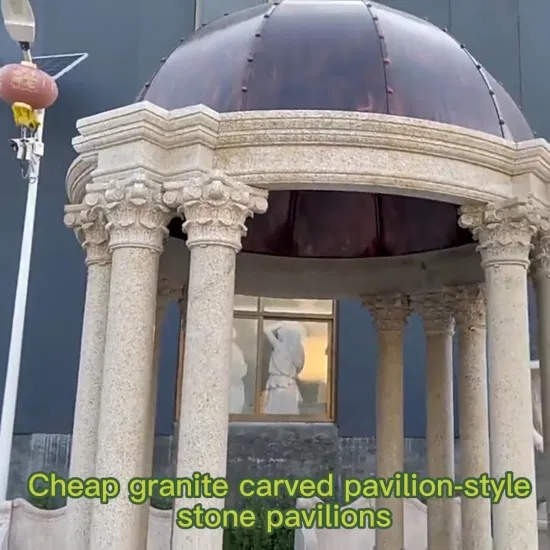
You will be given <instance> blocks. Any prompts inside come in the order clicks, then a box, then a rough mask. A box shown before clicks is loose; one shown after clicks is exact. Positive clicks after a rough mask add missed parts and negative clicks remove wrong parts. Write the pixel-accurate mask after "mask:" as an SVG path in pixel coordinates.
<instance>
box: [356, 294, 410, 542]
mask: <svg viewBox="0 0 550 550" xmlns="http://www.w3.org/2000/svg"><path fill="white" fill-rule="evenodd" d="M363 303H364V305H365V306H366V307H367V309H369V311H370V312H371V313H372V316H373V318H374V324H375V326H376V329H377V334H378V372H377V390H376V471H377V476H378V477H382V478H390V477H393V476H394V475H395V474H396V473H397V472H402V471H403V470H404V428H403V422H404V419H403V331H404V328H405V323H406V320H407V316H408V314H409V310H408V304H407V301H406V300H405V298H404V297H403V296H402V295H391V296H373V297H365V298H364V301H363ZM376 506H377V508H386V509H389V510H391V513H392V519H393V521H392V526H391V527H390V528H389V529H377V530H376V550H394V549H399V550H400V549H402V548H404V547H405V534H404V533H405V526H404V501H403V499H402V498H380V499H378V501H377V504H376Z"/></svg>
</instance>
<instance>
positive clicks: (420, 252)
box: [65, 0, 550, 550]
mask: <svg viewBox="0 0 550 550" xmlns="http://www.w3.org/2000/svg"><path fill="white" fill-rule="evenodd" d="M78 134H79V135H78V137H76V138H75V140H74V147H75V149H76V151H77V153H78V158H77V159H76V160H75V161H74V163H73V164H72V166H71V167H70V169H69V173H68V178H67V190H68V195H69V201H70V205H68V206H67V207H66V215H65V220H66V224H67V225H68V226H69V227H70V228H72V229H74V230H75V231H76V234H77V237H78V239H79V241H80V242H81V243H82V245H83V247H84V250H85V252H86V263H87V265H88V285H87V294H86V306H85V311H84V328H83V337H82V351H81V362H80V374H79V386H78V395H77V405H76V407H77V408H76V417H75V425H74V440H73V441H74V442H73V451H72V457H71V475H73V476H79V477H88V476H92V475H93V476H97V477H107V476H113V477H116V478H118V479H119V480H121V482H124V481H127V480H128V479H130V478H132V477H144V476H148V475H151V469H152V449H153V436H154V412H153V411H155V396H156V375H157V367H158V342H159V337H158V332H159V331H158V330H155V329H156V328H158V327H160V324H161V321H162V319H163V315H164V312H165V309H166V306H167V303H168V302H169V301H170V300H171V299H175V300H179V301H180V302H182V303H184V304H185V308H186V311H187V314H186V333H185V356H184V370H183V377H182V380H181V382H180V383H181V388H180V392H179V399H180V405H181V416H180V419H179V425H178V442H179V449H178V453H177V468H176V473H177V476H178V477H188V476H190V475H192V474H193V472H195V471H201V472H209V473H210V474H211V475H212V476H214V477H216V476H224V474H225V470H226V458H227V438H228V407H229V405H228V395H229V383H230V382H229V377H230V363H231V353H232V330H233V328H232V320H233V302H234V293H235V292H237V293H238V294H242V295H250V296H272V297H278V298H304V299H328V298H330V299H333V298H343V297H361V298H362V299H363V301H364V304H365V307H367V308H368V309H369V310H370V311H371V313H372V315H373V317H374V320H375V324H376V327H377V330H378V337H379V367H378V404H377V448H378V456H377V462H378V475H379V476H391V475H393V474H394V472H397V471H401V470H403V439H404V438H403V366H402V365H403V358H402V335H403V330H404V327H405V324H406V322H407V318H408V316H409V315H410V314H411V313H412V312H413V311H416V312H417V313H419V314H420V315H421V316H422V318H423V321H424V327H425V335H426V346H427V384H428V401H427V411H428V414H427V417H428V421H427V422H428V425H427V445H428V455H427V460H428V474H429V476H430V477H451V478H452V477H454V476H455V472H454V450H453V448H454V447H453V446H454V441H453V437H454V434H453V407H452V365H451V363H452V341H453V333H454V331H455V329H456V331H457V333H458V336H459V338H458V343H459V347H460V376H459V405H458V410H459V416H460V426H461V434H460V436H461V441H462V447H461V448H462V451H461V472H460V476H461V477H463V478H464V477H475V476H478V475H480V474H482V473H483V472H488V471H491V475H492V476H494V477H500V476H503V475H504V474H505V472H508V471H512V472H514V475H515V476H516V477H526V478H528V479H530V480H534V479H535V475H534V474H535V472H534V449H533V428H532V416H531V388H530V369H529V341H528V340H529V334H528V313H527V283H528V277H529V276H532V277H533V279H534V281H535V284H536V288H537V294H538V314H539V324H540V331H541V337H540V338H539V342H540V346H541V349H540V357H541V365H540V368H541V374H542V380H543V384H542V402H543V421H544V429H545V434H544V435H545V440H546V441H550V433H549V430H550V404H549V394H548V391H549V389H550V376H549V372H550V370H549V369H550V318H549V314H550V278H549V273H550V272H549V263H548V253H549V243H550V224H549V212H550V210H549V207H550V196H549V185H550V147H549V146H548V144H547V142H546V141H544V140H542V139H535V138H534V136H533V133H532V132H531V130H530V129H529V125H528V124H527V122H526V121H525V119H524V117H523V115H522V113H521V111H520V109H519V108H518V107H517V106H516V105H515V103H514V102H513V100H512V99H511V98H510V96H509V95H508V94H507V93H506V92H505V91H504V89H503V88H502V87H501V86H500V85H499V84H498V83H497V82H496V81H495V80H494V79H493V78H492V76H491V75H490V74H488V73H487V72H486V71H485V70H484V69H483V67H482V66H481V65H480V64H479V63H478V62H477V61H476V60H475V59H474V58H473V57H472V56H471V55H470V54H469V53H468V51H467V50H466V49H465V48H464V47H463V46H461V45H460V44H459V43H458V42H456V41H455V40H454V39H453V38H452V37H451V36H449V35H448V34H447V33H446V32H444V31H443V30H440V29H438V28H436V27H434V26H433V25H431V24H430V23H428V22H426V21H423V20H420V19H417V18H414V17H412V16H409V15H407V14H404V13H401V12H398V11H395V10H393V9H390V8H387V7H384V6H382V5H378V4H375V3H372V4H367V3H366V2H363V1H360V0H356V1H347V2H341V1H336V0H334V1H332V0H310V1H304V0H286V1H283V2H280V3H273V4H271V5H265V4H264V5H262V6H258V7H256V8H252V9H249V10H246V11H244V12H240V13H237V14H235V15H232V16H228V17H225V18H223V19H222V20H220V21H218V22H215V23H213V24H211V25H208V26H206V27H204V28H202V29H200V30H199V31H197V32H196V33H195V34H194V35H193V36H192V37H191V38H190V39H188V40H187V41H185V42H183V43H182V44H181V45H179V46H178V48H176V49H175V50H174V51H173V52H172V54H171V55H170V56H169V57H168V58H167V59H166V60H165V61H164V62H163V64H162V65H161V67H160V68H159V69H158V72H157V73H156V74H155V75H154V76H153V78H152V80H151V81H150V82H149V83H148V84H146V86H145V87H144V89H143V91H142V93H141V94H140V96H139V98H138V102H136V103H135V104H132V105H129V106H126V107H122V108H119V109H116V110H113V111H108V112H105V113H100V114H97V115H95V116H91V117H88V118H85V119H82V120H80V121H79V122H78ZM486 338H487V345H486ZM487 361H488V363H487ZM487 366H488V368H487ZM545 381H546V382H545ZM489 427H490V431H491V438H490V440H489V435H488V434H489ZM533 482H534V481H533ZM199 501H200V499H199V500H198V501H197V502H199ZM203 504H204V505H205V506H206V507H213V506H214V507H216V506H219V507H221V506H223V503H222V502H219V501H212V500H205V501H204V502H203ZM184 505H185V506H187V507H188V506H190V504H189V501H188V500H187V501H186V502H185V504H184V503H183V502H179V503H178V502H176V504H175V507H176V509H177V508H179V507H181V506H184ZM379 505H381V506H384V507H388V508H390V509H391V511H392V513H393V520H394V521H393V526H392V528H390V529H387V530H381V531H379V532H377V533H376V545H377V546H376V547H377V549H378V550H387V549H396V548H402V547H403V546H404V542H403V541H404V539H403V537H404V535H403V502H402V501H401V500H399V499H385V500H383V502H380V503H379ZM68 506H69V510H68V514H69V520H68V526H69V531H68V534H67V537H68V544H69V546H68V547H70V548H90V549H91V550H111V549H113V548H116V549H117V550H145V544H146V540H147V533H146V531H147V519H148V510H147V508H146V507H143V506H135V505H133V504H131V503H130V502H129V501H128V499H126V498H118V499H115V500H113V501H112V502H111V503H110V504H109V505H102V504H99V503H98V504H92V503H91V502H90V501H88V500H85V499H83V500H71V501H70V502H69V504H68ZM455 513H456V506H455V505H454V503H453V500H452V499H435V500H432V501H430V502H429V503H428V548H429V549H430V550H441V549H443V548H445V549H456V548H457V546H456V544H457V543H456V541H457V540H458V539H459V535H460V533H457V532H456V531H457V528H456V527H455V525H457V523H456V522H454V521H453V515H454V514H455ZM461 514H462V533H461V538H462V544H463V547H464V548H476V549H484V550H489V549H491V548H495V549H496V550H512V549H520V548H526V549H530V550H531V549H534V548H538V541H537V511H536V497H535V494H533V495H531V496H530V497H529V498H525V499H503V500H502V502H501V503H500V504H498V505H495V506H493V510H492V514H493V522H492V526H491V505H490V502H489V500H487V499H463V502H462V512H461ZM458 525H460V522H458ZM171 544H172V548H173V549H174V550H191V549H194V550H199V549H200V550H220V549H221V545H222V532H221V531H220V530H208V529H205V530H199V529H191V530H182V529H178V528H176V527H174V528H173V533H172V542H171ZM493 544H494V546H493Z"/></svg>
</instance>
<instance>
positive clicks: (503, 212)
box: [459, 198, 543, 268]
mask: <svg viewBox="0 0 550 550" xmlns="http://www.w3.org/2000/svg"><path fill="white" fill-rule="evenodd" d="M460 213H461V215H460V219H459V225H460V226H461V227H463V228H465V229H470V230H471V232H472V234H473V236H474V238H475V239H476V240H477V241H478V243H479V244H478V247H477V250H478V252H479V253H480V255H481V260H482V266H483V267H488V266H498V265H501V264H516V265H522V266H524V267H525V268H527V267H528V265H529V253H530V251H531V248H532V244H531V241H532V238H533V236H534V235H535V233H536V232H537V230H538V228H539V227H540V226H541V225H542V223H543V217H542V215H541V210H540V208H538V207H537V206H536V205H535V204H534V203H533V201H532V199H531V198H528V199H521V200H518V199H513V200H509V201H503V202H501V203H498V204H497V203H495V204H489V205H486V206H477V205H476V206H463V207H462V208H461V209H460Z"/></svg>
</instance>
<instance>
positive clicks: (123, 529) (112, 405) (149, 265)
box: [85, 173, 169, 550]
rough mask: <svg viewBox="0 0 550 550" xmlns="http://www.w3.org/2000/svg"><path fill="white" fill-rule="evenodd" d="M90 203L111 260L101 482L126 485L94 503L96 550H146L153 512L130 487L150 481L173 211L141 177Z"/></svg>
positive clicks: (91, 192) (96, 190) (92, 195)
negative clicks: (165, 260)
mask: <svg viewBox="0 0 550 550" xmlns="http://www.w3.org/2000/svg"><path fill="white" fill-rule="evenodd" d="M85 200H86V201H87V202H88V203H89V204H100V205H101V206H102V207H103V209H104V211H105V214H106V216H107V221H108V225H107V228H108V230H109V234H110V243H109V247H110V250H111V253H112V268H111V287H110V302H109V313H108V320H107V338H106V343H105V364H104V370H103V389H102V393H101V409H100V419H99V439H98V452H97V466H96V476H97V477H100V478H101V477H112V478H116V479H117V480H118V481H119V482H120V485H121V493H120V496H118V497H117V498H115V499H113V500H111V501H110V502H109V503H108V504H101V503H100V502H98V501H94V507H93V516H92V534H91V550H111V549H113V548H116V549H117V550H146V544H147V529H148V520H149V507H148V506H136V505H135V504H133V503H131V502H130V501H129V499H128V491H127V484H128V481H129V480H130V479H132V478H134V477H146V476H148V475H149V474H150V464H151V461H150V451H151V447H150V444H149V439H150V438H149V435H150V425H151V407H150V399H151V392H152V384H153V341H154V332H155V330H154V329H155V314H156V306H157V289H158V267H159V256H160V253H161V251H162V247H163V241H164V237H165V235H166V233H167V230H166V224H167V222H168V220H169V215H168V212H169V209H168V208H167V207H166V206H165V205H164V204H163V202H162V189H161V185H160V184H158V183H155V182H153V181H151V180H150V179H149V178H148V177H147V175H146V174H141V173H138V174H136V175H130V176H129V177H128V178H127V179H125V180H117V179H114V180H110V181H109V182H108V183H106V184H91V185H89V186H87V195H86V198H85Z"/></svg>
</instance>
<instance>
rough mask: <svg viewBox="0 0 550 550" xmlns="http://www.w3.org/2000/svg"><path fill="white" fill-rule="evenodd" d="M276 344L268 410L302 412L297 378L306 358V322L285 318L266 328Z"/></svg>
mask: <svg viewBox="0 0 550 550" xmlns="http://www.w3.org/2000/svg"><path fill="white" fill-rule="evenodd" d="M264 332H265V335H266V336H267V339H268V340H269V342H270V344H271V345H272V347H273V351H272V352H271V357H270V359H269V369H268V379H267V384H266V392H267V397H266V404H265V412H266V413H267V414H299V413H300V404H301V403H302V395H301V393H300V389H299V388H298V384H297V382H296V379H297V377H298V375H299V374H300V373H301V372H302V370H303V368H304V362H305V352H304V345H303V343H302V338H303V337H304V336H305V329H304V327H303V325H301V324H300V323H297V322H292V321H283V322H281V323H277V324H276V325H272V326H271V327H268V328H266V330H265V331H264Z"/></svg>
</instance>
